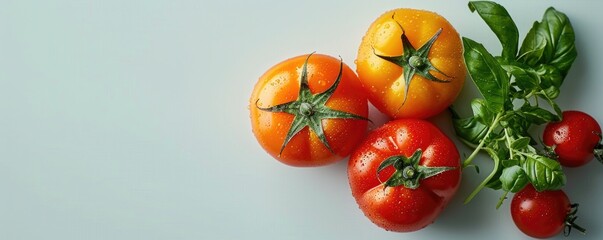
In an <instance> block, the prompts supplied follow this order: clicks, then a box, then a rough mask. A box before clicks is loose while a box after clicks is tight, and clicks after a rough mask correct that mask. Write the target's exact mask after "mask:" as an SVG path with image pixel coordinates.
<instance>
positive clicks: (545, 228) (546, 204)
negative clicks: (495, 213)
mask: <svg viewBox="0 0 603 240" xmlns="http://www.w3.org/2000/svg"><path fill="white" fill-rule="evenodd" d="M577 207H578V205H577V204H571V203H570V201H569V198H568V197H567V195H566V194H565V193H564V192H563V191H562V190H555V191H542V192H538V191H536V189H534V187H533V186H532V185H531V184H528V185H526V186H525V187H524V188H523V189H522V190H521V191H519V192H517V193H516V194H515V196H513V200H512V201H511V217H512V218H513V222H515V225H516V226H517V228H519V230H521V231H522V232H523V233H525V234H526V235H528V236H531V237H535V238H548V237H552V236H555V235H557V234H559V233H560V232H561V231H562V230H564V228H566V235H568V234H569V231H570V230H571V229H572V228H576V229H577V230H578V231H580V232H583V233H584V232H585V230H584V229H583V228H582V227H580V226H578V225H576V224H575V223H574V221H575V220H576V218H577V217H576V216H575V215H576V212H577V211H578V209H577Z"/></svg>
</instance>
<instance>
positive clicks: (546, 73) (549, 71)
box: [536, 64, 563, 89]
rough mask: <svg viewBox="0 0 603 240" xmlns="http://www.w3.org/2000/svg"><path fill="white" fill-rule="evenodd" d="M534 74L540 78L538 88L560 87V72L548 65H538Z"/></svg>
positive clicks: (561, 81)
mask: <svg viewBox="0 0 603 240" xmlns="http://www.w3.org/2000/svg"><path fill="white" fill-rule="evenodd" d="M536 74H537V75H538V76H539V77H540V87H541V88H542V89H546V88H549V87H556V88H559V87H561V83H563V76H562V75H561V71H559V69H557V68H556V67H553V66H550V65H545V64H543V65H539V66H538V67H537V68H536Z"/></svg>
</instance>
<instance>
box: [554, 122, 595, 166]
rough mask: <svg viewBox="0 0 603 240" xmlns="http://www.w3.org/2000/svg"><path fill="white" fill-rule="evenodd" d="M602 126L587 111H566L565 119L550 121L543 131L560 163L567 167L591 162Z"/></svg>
mask: <svg viewBox="0 0 603 240" xmlns="http://www.w3.org/2000/svg"><path fill="white" fill-rule="evenodd" d="M597 133H598V134H601V127H600V126H599V124H598V123H597V121H596V120H595V119H594V118H593V117H592V116H590V115H588V114H587V113H584V112H581V111H564V112H563V119H562V120H561V121H559V122H552V123H549V124H548V125H547V126H546V127H545V129H544V132H543V141H544V144H545V145H547V146H554V149H555V153H556V155H557V156H558V160H559V163H561V165H563V166H566V167H579V166H582V165H584V164H587V163H588V162H590V161H591V160H592V159H593V158H594V156H593V150H594V148H595V147H596V146H597V144H598V143H599V141H600V137H599V136H598V135H597Z"/></svg>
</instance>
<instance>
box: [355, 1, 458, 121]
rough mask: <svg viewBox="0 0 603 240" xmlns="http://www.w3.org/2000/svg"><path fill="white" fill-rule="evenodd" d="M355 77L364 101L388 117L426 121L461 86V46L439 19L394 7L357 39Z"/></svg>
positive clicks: (417, 11) (447, 25)
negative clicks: (424, 119)
mask: <svg viewBox="0 0 603 240" xmlns="http://www.w3.org/2000/svg"><path fill="white" fill-rule="evenodd" d="M356 64H357V69H356V71H357V73H358V77H359V78H360V80H361V81H362V86H363V88H364V89H365V90H366V92H367V93H368V97H369V100H370V102H371V103H372V104H373V105H374V106H375V107H376V108H377V109H378V110H379V111H381V112H383V113H385V114H386V115H388V116H389V117H391V118H428V117H431V116H434V115H436V114H438V113H440V112H442V111H443V110H444V109H446V108H447V107H448V106H450V104H452V102H453V101H454V100H455V99H456V97H457V96H458V94H459V92H460V90H461V88H462V86H463V83H464V82H465V74H466V68H465V63H464V60H463V45H462V42H461V39H460V36H459V34H458V32H457V31H456V30H455V29H454V27H453V26H452V25H451V24H450V23H449V22H448V21H447V20H446V19H445V18H443V17H442V16H440V15H438V14H437V13H434V12H429V11H424V10H416V9H394V10H391V11H388V12H386V13H384V14H383V15H381V16H380V17H379V18H377V19H376V20H375V21H374V22H373V23H372V24H371V26H370V27H369V29H368V31H367V32H366V34H365V35H364V37H363V38H362V42H361V44H360V47H359V50H358V57H357V59H356Z"/></svg>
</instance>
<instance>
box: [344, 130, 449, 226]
mask: <svg viewBox="0 0 603 240" xmlns="http://www.w3.org/2000/svg"><path fill="white" fill-rule="evenodd" d="M460 174H461V169H460V157H459V153H458V150H457V149H456V146H455V145H454V143H453V142H452V141H451V140H450V139H449V138H448V137H447V136H446V135H444V134H443V133H442V132H441V131H440V130H439V129H438V128H437V127H436V126H435V125H433V124H432V123H430V122H427V121H425V120H417V119H399V120H394V121H391V122H389V123H386V124H385V125H383V126H382V127H380V128H378V129H376V130H374V131H373V132H371V133H370V134H369V136H368V137H367V138H366V139H365V141H364V142H363V143H362V144H360V146H359V147H358V148H357V149H356V150H355V151H354V152H353V153H352V155H351V156H350V161H349V162H348V180H349V183H350V187H351V190H352V195H353V196H354V198H355V200H356V202H357V203H358V205H359V207H360V209H361V210H362V211H363V212H364V214H365V216H366V217H368V218H369V219H370V220H371V221H372V222H373V223H375V224H376V225H377V226H379V227H381V228H384V229H386V230H390V231H398V232H410V231H416V230H419V229H422V228H424V227H426V226H427V225H429V224H431V223H432V222H433V221H434V220H435V219H436V217H437V216H438V215H439V214H440V212H441V211H442V210H443V209H444V207H445V206H446V205H447V203H448V202H449V201H450V199H451V198H452V196H453V195H454V194H455V193H456V191H457V189H458V187H459V184H460V180H461V175H460Z"/></svg>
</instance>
